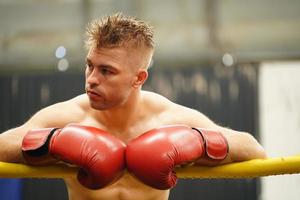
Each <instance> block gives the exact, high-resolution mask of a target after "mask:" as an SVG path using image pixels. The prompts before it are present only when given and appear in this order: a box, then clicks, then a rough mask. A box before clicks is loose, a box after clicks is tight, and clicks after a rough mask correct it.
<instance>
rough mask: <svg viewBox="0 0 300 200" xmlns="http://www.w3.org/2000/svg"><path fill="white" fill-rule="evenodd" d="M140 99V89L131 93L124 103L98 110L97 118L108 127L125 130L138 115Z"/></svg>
mask: <svg viewBox="0 0 300 200" xmlns="http://www.w3.org/2000/svg"><path fill="white" fill-rule="evenodd" d="M141 101H142V98H141V91H140V90H139V91H136V92H135V93H133V94H131V96H130V97H129V98H128V100H127V101H126V102H125V103H124V104H122V105H120V106H118V107H115V108H112V109H109V110H105V111H100V112H99V115H98V117H99V118H98V119H99V121H100V122H101V123H103V124H104V125H105V126H106V127H107V128H109V129H114V130H125V129H127V127H129V126H130V125H132V124H133V123H134V122H135V121H136V120H137V118H138V117H139V115H140V106H141Z"/></svg>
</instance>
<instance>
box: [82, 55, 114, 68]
mask: <svg viewBox="0 0 300 200" xmlns="http://www.w3.org/2000/svg"><path fill="white" fill-rule="evenodd" d="M85 60H86V62H87V63H89V64H93V63H92V61H91V60H90V59H89V58H86V59H85ZM95 67H99V68H109V69H112V70H117V71H118V69H117V68H116V67H113V66H112V65H109V64H99V65H95Z"/></svg>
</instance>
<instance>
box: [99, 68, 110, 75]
mask: <svg viewBox="0 0 300 200" xmlns="http://www.w3.org/2000/svg"><path fill="white" fill-rule="evenodd" d="M101 73H102V74H103V75H109V74H112V72H111V71H110V70H108V69H106V68H103V69H101Z"/></svg>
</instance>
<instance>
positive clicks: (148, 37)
mask: <svg viewBox="0 0 300 200" xmlns="http://www.w3.org/2000/svg"><path fill="white" fill-rule="evenodd" d="M128 43H130V44H133V45H136V46H135V47H139V46H146V47H148V48H151V49H154V41H153V29H152V27H151V26H150V25H149V24H147V23H145V22H144V21H142V20H140V19H138V18H134V17H130V16H125V15H123V14H122V13H116V14H113V15H109V16H105V17H103V18H101V19H98V20H94V21H92V22H91V23H89V24H88V26H87V28H86V40H85V47H86V48H87V49H90V48H91V47H93V48H97V49H100V48H112V47H119V46H122V45H124V44H128Z"/></svg>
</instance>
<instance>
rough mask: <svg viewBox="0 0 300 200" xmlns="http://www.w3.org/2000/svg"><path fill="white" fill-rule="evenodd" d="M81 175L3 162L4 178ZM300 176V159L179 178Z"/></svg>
mask: <svg viewBox="0 0 300 200" xmlns="http://www.w3.org/2000/svg"><path fill="white" fill-rule="evenodd" d="M77 171H78V168H77V167H67V166H66V165H51V166H28V165H24V164H16V163H5V162H0V178H68V177H71V176H75V175H76V173H77ZM299 173H300V155H296V156H287V157H278V158H267V159H253V160H248V161H243V162H236V163H229V164H224V165H220V166H215V167H206V166H205V167H204V166H195V165H194V166H188V167H182V168H178V169H176V174H177V176H178V177H179V178H211V179H217V178H226V179H227V178H228V179H238V178H256V177H263V176H271V175H284V174H299Z"/></svg>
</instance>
